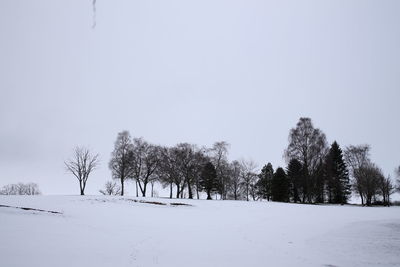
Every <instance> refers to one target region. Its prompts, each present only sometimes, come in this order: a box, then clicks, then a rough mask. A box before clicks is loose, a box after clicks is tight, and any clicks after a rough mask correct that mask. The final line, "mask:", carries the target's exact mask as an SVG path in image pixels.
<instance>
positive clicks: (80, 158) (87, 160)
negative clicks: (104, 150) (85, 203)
mask: <svg viewBox="0 0 400 267" xmlns="http://www.w3.org/2000/svg"><path fill="white" fill-rule="evenodd" d="M64 164H65V167H66V169H67V171H69V172H71V173H72V174H73V175H74V176H75V177H76V179H78V182H79V188H80V193H81V195H84V194H85V188H86V183H87V180H88V179H89V175H90V173H91V172H92V171H93V170H94V169H96V168H97V166H98V164H99V154H92V153H91V152H90V150H89V149H87V148H84V147H76V148H75V149H74V155H73V157H72V158H71V159H70V160H68V161H65V162H64Z"/></svg>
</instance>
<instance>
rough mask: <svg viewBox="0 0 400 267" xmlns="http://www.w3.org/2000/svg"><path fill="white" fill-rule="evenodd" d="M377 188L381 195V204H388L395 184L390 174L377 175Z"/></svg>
mask: <svg viewBox="0 0 400 267" xmlns="http://www.w3.org/2000/svg"><path fill="white" fill-rule="evenodd" d="M379 178H380V179H379V190H380V194H381V196H382V204H383V205H384V206H388V207H389V206H390V196H391V195H392V194H393V193H394V192H395V186H394V184H393V182H392V179H391V178H390V176H387V177H385V176H383V175H380V177H379Z"/></svg>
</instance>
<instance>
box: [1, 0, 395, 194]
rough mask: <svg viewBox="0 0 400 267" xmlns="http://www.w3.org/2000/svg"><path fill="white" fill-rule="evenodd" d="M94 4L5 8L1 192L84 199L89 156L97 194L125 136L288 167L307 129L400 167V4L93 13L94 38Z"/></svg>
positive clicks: (178, 0)
mask: <svg viewBox="0 0 400 267" xmlns="http://www.w3.org/2000/svg"><path fill="white" fill-rule="evenodd" d="M91 2H92V1H91V0H86V1H84V0H74V1H66V0H64V1H61V0H48V1H42V0H38V1H27V0H25V1H16V0H2V1H0V38H1V39H0V125H1V126H0V186H2V185H4V184H7V183H15V182H19V181H21V182H28V181H33V182H37V183H39V186H40V188H41V189H42V191H43V192H44V193H47V194H57V193H62V194H77V193H78V192H79V191H78V187H77V183H76V181H75V180H74V178H73V177H72V176H70V175H68V174H66V173H65V170H64V167H63V160H65V159H67V158H68V157H69V156H70V154H71V151H72V148H73V147H74V146H76V145H86V146H89V147H91V148H92V149H93V150H95V151H96V152H98V153H100V154H101V158H102V165H101V167H100V169H99V170H98V171H96V172H95V173H93V176H92V177H91V178H90V180H89V183H88V186H87V193H92V194H95V193H97V192H98V189H100V188H101V187H102V186H103V184H104V182H105V181H106V180H108V179H110V171H109V170H108V167H107V164H108V160H109V156H110V153H111V151H112V149H113V142H114V140H115V138H116V136H117V133H118V132H119V131H121V130H125V129H126V130H129V131H130V133H131V134H132V136H134V137H140V136H142V137H144V138H145V139H146V140H148V141H150V142H154V143H157V144H163V145H174V144H176V143H178V142H191V143H197V144H199V145H207V146H210V145H211V144H212V143H213V142H214V141H219V140H226V141H227V142H229V143H231V153H230V158H231V159H237V158H241V157H244V158H252V159H254V160H255V161H256V162H257V163H258V164H259V166H261V165H263V164H265V163H267V162H268V161H270V162H272V164H273V165H274V167H277V166H278V165H281V166H282V165H284V161H283V159H282V153H283V150H284V149H285V147H286V146H287V136H288V133H289V129H290V128H291V127H294V126H295V124H296V122H297V120H298V119H299V117H301V116H307V117H311V118H312V119H313V122H314V126H316V127H318V128H320V129H322V130H323V131H324V132H325V133H326V135H327V138H328V141H329V142H330V143H331V142H333V141H334V140H337V141H338V142H339V144H340V145H341V146H342V147H344V146H346V145H349V144H360V143H369V144H370V145H371V146H372V158H373V160H374V161H375V162H376V163H377V164H378V165H379V166H381V167H382V168H383V170H384V172H385V173H386V174H393V170H394V168H395V166H398V165H399V164H400V157H399V151H400V142H399V136H400V126H399V115H400V105H399V99H400V50H399V49H400V16H399V14H400V1H364V0H363V1H319V0H318V1H317V0H316V1H298V0H296V1H295V0H294V1H282V0H279V1H266V0H260V1H252V0H241V1H235V0H226V1H223V0H203V1H188V0H175V1H169V0H167V1H165V0H163V1H149V0H142V1H137V0H133V1H132V0H129V1H128V0H126V1H120V0H118V1H116V0H113V1H105V0H97V26H96V28H95V29H92V28H91V26H92V7H91ZM129 186H132V185H128V191H130V192H131V193H132V191H133V190H132V188H129Z"/></svg>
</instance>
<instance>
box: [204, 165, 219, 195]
mask: <svg viewBox="0 0 400 267" xmlns="http://www.w3.org/2000/svg"><path fill="white" fill-rule="evenodd" d="M200 186H201V188H202V189H203V190H204V191H206V192H207V199H212V198H211V193H212V192H215V191H217V189H218V181H217V172H216V170H215V167H214V165H213V164H212V163H211V162H208V163H207V164H206V165H205V166H204V168H203V171H202V173H201V177H200Z"/></svg>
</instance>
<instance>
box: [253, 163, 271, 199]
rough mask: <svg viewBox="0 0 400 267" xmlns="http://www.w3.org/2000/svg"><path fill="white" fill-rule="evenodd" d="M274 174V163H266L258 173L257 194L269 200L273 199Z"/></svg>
mask: <svg viewBox="0 0 400 267" xmlns="http://www.w3.org/2000/svg"><path fill="white" fill-rule="evenodd" d="M273 175H274V169H273V168H272V164H271V163H268V164H267V165H264V167H263V168H262V169H261V173H260V174H259V175H258V177H259V180H258V182H257V184H256V187H257V195H258V196H259V197H261V198H263V199H267V200H268V201H269V200H270V199H271V185H272V177H273Z"/></svg>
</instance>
